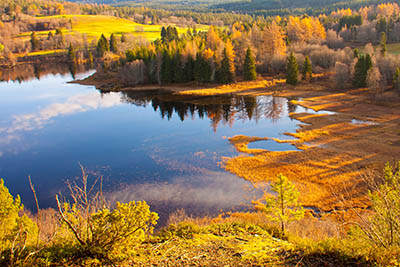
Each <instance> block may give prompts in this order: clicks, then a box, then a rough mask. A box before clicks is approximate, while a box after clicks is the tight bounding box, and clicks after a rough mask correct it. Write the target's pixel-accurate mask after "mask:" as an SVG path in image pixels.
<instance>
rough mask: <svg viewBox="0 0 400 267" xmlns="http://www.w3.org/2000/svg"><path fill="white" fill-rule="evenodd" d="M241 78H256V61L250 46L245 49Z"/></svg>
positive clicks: (250, 79)
mask: <svg viewBox="0 0 400 267" xmlns="http://www.w3.org/2000/svg"><path fill="white" fill-rule="evenodd" d="M243 79H244V80H245V81H254V80H256V79H257V72H256V63H255V59H254V56H253V52H252V51H251V48H250V47H248V48H247V51H246V58H245V59H244V64H243Z"/></svg>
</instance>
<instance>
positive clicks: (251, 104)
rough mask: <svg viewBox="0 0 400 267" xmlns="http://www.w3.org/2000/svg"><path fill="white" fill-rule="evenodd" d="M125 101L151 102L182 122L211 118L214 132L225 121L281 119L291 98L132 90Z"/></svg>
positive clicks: (125, 94) (162, 112)
mask: <svg viewBox="0 0 400 267" xmlns="http://www.w3.org/2000/svg"><path fill="white" fill-rule="evenodd" d="M122 99H123V101H126V102H128V103H131V104H134V105H136V106H146V105H148V104H151V106H152V107H153V109H154V111H157V110H158V111H159V112H160V114H161V117H162V118H167V119H171V118H172V116H173V114H174V113H175V114H176V115H178V117H179V119H180V120H181V121H184V120H185V119H186V118H188V117H191V118H193V117H194V116H195V115H196V114H197V116H198V117H199V118H201V119H203V118H205V117H207V118H208V119H210V123H211V127H212V128H213V130H214V131H216V130H217V128H218V126H219V125H220V124H221V123H222V124H223V125H229V126H230V127H232V126H233V124H234V122H235V121H237V120H242V121H246V120H255V121H256V122H257V121H258V120H260V119H261V118H266V119H270V120H272V121H274V122H275V121H277V120H278V119H279V118H281V117H282V116H283V114H284V112H285V108H286V105H287V100H286V99H285V98H279V97H272V96H264V97H262V98H256V97H254V96H232V97H230V96H215V97H196V96H194V97H188V96H181V95H156V96H151V95H150V96H149V95H145V94H140V93H136V92H132V91H126V92H123V96H122Z"/></svg>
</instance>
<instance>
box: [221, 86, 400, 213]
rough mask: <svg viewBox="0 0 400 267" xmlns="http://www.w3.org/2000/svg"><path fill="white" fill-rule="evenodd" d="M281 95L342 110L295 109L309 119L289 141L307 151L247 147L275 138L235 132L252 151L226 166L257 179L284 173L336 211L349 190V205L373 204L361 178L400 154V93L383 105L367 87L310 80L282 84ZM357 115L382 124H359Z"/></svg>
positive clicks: (309, 197)
mask: <svg viewBox="0 0 400 267" xmlns="http://www.w3.org/2000/svg"><path fill="white" fill-rule="evenodd" d="M323 87H325V90H322V89H321V88H323ZM279 95H282V96H288V97H289V96H296V97H304V98H303V99H302V101H301V102H300V103H301V104H302V105H304V106H306V107H307V108H310V109H313V110H323V109H329V110H332V111H336V112H338V113H336V114H331V115H328V114H319V115H316V114H307V113H298V114H291V116H292V117H294V118H296V119H298V120H299V121H301V122H304V123H306V124H305V125H302V126H301V128H299V129H298V130H297V132H296V133H289V135H292V136H294V137H296V138H297V140H292V141H289V142H290V143H292V144H294V145H296V146H297V147H298V148H300V149H302V151H285V152H271V151H266V150H263V151H262V150H260V151H254V150H251V149H248V148H247V144H248V143H249V142H251V141H253V140H260V139H261V140H265V139H269V138H268V137H245V136H240V137H238V136H235V137H232V138H231V139H230V141H231V143H232V144H233V145H234V146H235V148H236V149H237V150H238V151H239V152H241V153H246V154H247V155H239V156H237V157H233V158H226V159H224V166H225V168H226V170H228V171H230V172H232V173H234V174H236V175H238V176H240V177H242V178H244V179H246V180H249V181H253V182H261V181H271V180H273V179H274V178H275V177H276V175H277V174H279V173H283V174H284V175H286V176H287V177H288V178H289V179H290V180H291V181H293V182H294V183H295V184H296V186H297V188H298V189H299V191H300V192H301V195H300V201H301V203H302V204H303V205H305V206H314V207H317V208H319V209H321V210H327V211H330V210H334V209H335V208H338V207H339V206H341V204H340V203H339V201H338V198H337V196H338V195H342V194H345V193H346V195H347V199H346V200H347V202H346V205H355V206H358V207H366V206H368V200H367V199H368V198H367V186H366V185H365V184H364V183H363V182H362V181H361V178H360V177H361V176H362V175H363V173H364V172H365V170H366V169H368V168H373V169H375V170H378V171H380V170H381V169H382V167H383V165H384V163H385V162H386V161H389V162H394V161H397V160H398V159H399V157H400V141H399V139H400V137H399V134H400V123H399V122H400V109H399V108H398V104H397V103H399V102H398V100H399V99H398V98H399V97H398V96H397V98H394V99H393V98H392V103H391V104H390V105H382V104H380V103H379V104H378V103H375V102H372V103H371V101H370V99H371V98H370V93H369V92H368V90H366V89H360V90H354V91H350V92H346V93H344V92H331V91H329V90H327V86H326V85H324V84H321V83H320V84H316V86H315V88H314V89H313V88H311V87H310V86H309V85H304V86H303V85H300V86H297V87H287V88H282V90H281V91H280V92H279ZM353 118H357V119H363V120H370V121H372V122H375V123H376V124H353V123H351V120H352V119H353ZM277 141H279V140H277Z"/></svg>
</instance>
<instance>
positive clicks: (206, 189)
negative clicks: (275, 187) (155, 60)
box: [0, 64, 304, 222]
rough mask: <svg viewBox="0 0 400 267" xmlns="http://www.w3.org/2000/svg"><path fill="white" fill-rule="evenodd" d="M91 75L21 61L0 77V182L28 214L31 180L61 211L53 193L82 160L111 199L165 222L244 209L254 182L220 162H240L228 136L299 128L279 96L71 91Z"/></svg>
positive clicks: (45, 202)
mask: <svg viewBox="0 0 400 267" xmlns="http://www.w3.org/2000/svg"><path fill="white" fill-rule="evenodd" d="M88 68H89V66H83V65H77V66H68V65H65V64H64V65H62V64H41V65H37V64H36V65H30V64H24V65H17V66H16V67H15V68H14V69H6V70H2V72H1V76H0V77H1V80H2V81H7V82H8V81H14V83H11V82H9V83H5V82H3V83H0V113H2V114H3V117H2V118H1V120H0V177H4V178H6V179H7V180H6V184H7V186H9V188H10V191H11V192H12V193H13V194H14V195H16V194H20V195H21V197H22V201H23V202H24V203H25V205H26V206H27V207H28V208H30V209H33V208H34V204H33V203H34V202H33V199H32V195H31V192H30V189H29V186H28V183H27V176H28V175H31V176H32V179H33V181H34V183H35V185H36V187H37V188H36V189H37V192H38V194H39V198H40V202H41V203H40V204H41V206H42V207H44V208H46V207H49V206H50V207H54V206H55V205H54V194H55V193H57V192H59V191H62V190H63V188H65V184H64V182H65V180H66V179H73V177H75V176H77V175H79V168H78V164H77V163H78V162H81V163H82V164H83V165H85V166H86V167H87V168H88V169H90V170H93V171H96V172H99V173H101V174H102V175H104V177H105V182H104V183H105V184H104V185H105V188H106V189H107V195H108V197H109V198H110V199H111V200H112V201H130V200H146V201H148V202H149V204H150V205H151V207H152V209H154V210H156V211H157V212H159V213H160V215H161V216H162V222H165V221H166V219H167V218H168V214H169V213H170V212H173V211H175V210H176V209H179V208H184V209H185V210H187V213H189V214H193V215H205V214H215V213H217V212H219V211H221V210H224V211H228V210H237V209H244V208H246V207H248V205H249V203H251V202H250V200H251V199H254V195H252V194H250V193H249V191H248V190H247V189H244V188H251V184H250V183H249V182H246V181H244V180H242V179H239V178H238V177H236V176H235V175H232V174H230V173H227V172H225V171H224V170H223V169H221V167H220V166H219V165H218V164H219V162H220V161H221V158H222V157H227V156H228V157H229V156H234V155H237V152H236V151H235V150H234V148H233V147H232V146H231V145H230V144H229V142H228V141H227V140H226V139H224V137H225V136H233V135H237V134H244V135H256V136H268V137H277V138H278V137H282V135H283V133H284V132H287V131H289V132H291V131H294V130H295V129H296V128H297V124H298V121H296V120H294V119H293V118H291V117H290V116H289V113H290V112H296V111H298V112H304V108H302V107H301V106H296V105H294V104H293V103H292V102H290V101H289V100H288V99H286V98H281V97H273V96H257V97H254V96H213V97H198V96H182V95H173V94H166V93H161V92H157V93H149V92H136V91H135V92H132V91H129V92H121V93H117V92H110V93H100V92H98V91H96V90H94V88H93V87H89V86H81V85H78V84H67V82H68V81H70V80H71V77H72V79H74V78H75V77H78V75H79V74H80V75H81V76H82V75H87V74H88V72H86V71H87V69H88ZM82 73H86V74H82ZM53 74H54V75H53ZM56 74H61V76H60V75H56ZM64 75H65V77H64ZM79 78H82V77H79ZM1 101H3V102H1ZM282 149H286V148H284V147H283V148H282ZM63 193H64V195H66V194H65V193H66V192H63Z"/></svg>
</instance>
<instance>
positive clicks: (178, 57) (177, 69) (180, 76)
mask: <svg viewBox="0 0 400 267" xmlns="http://www.w3.org/2000/svg"><path fill="white" fill-rule="evenodd" d="M173 65H174V79H173V80H174V82H176V83H181V82H184V73H183V65H182V54H181V53H180V52H179V51H178V52H177V53H176V54H175V57H174V64H173Z"/></svg>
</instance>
